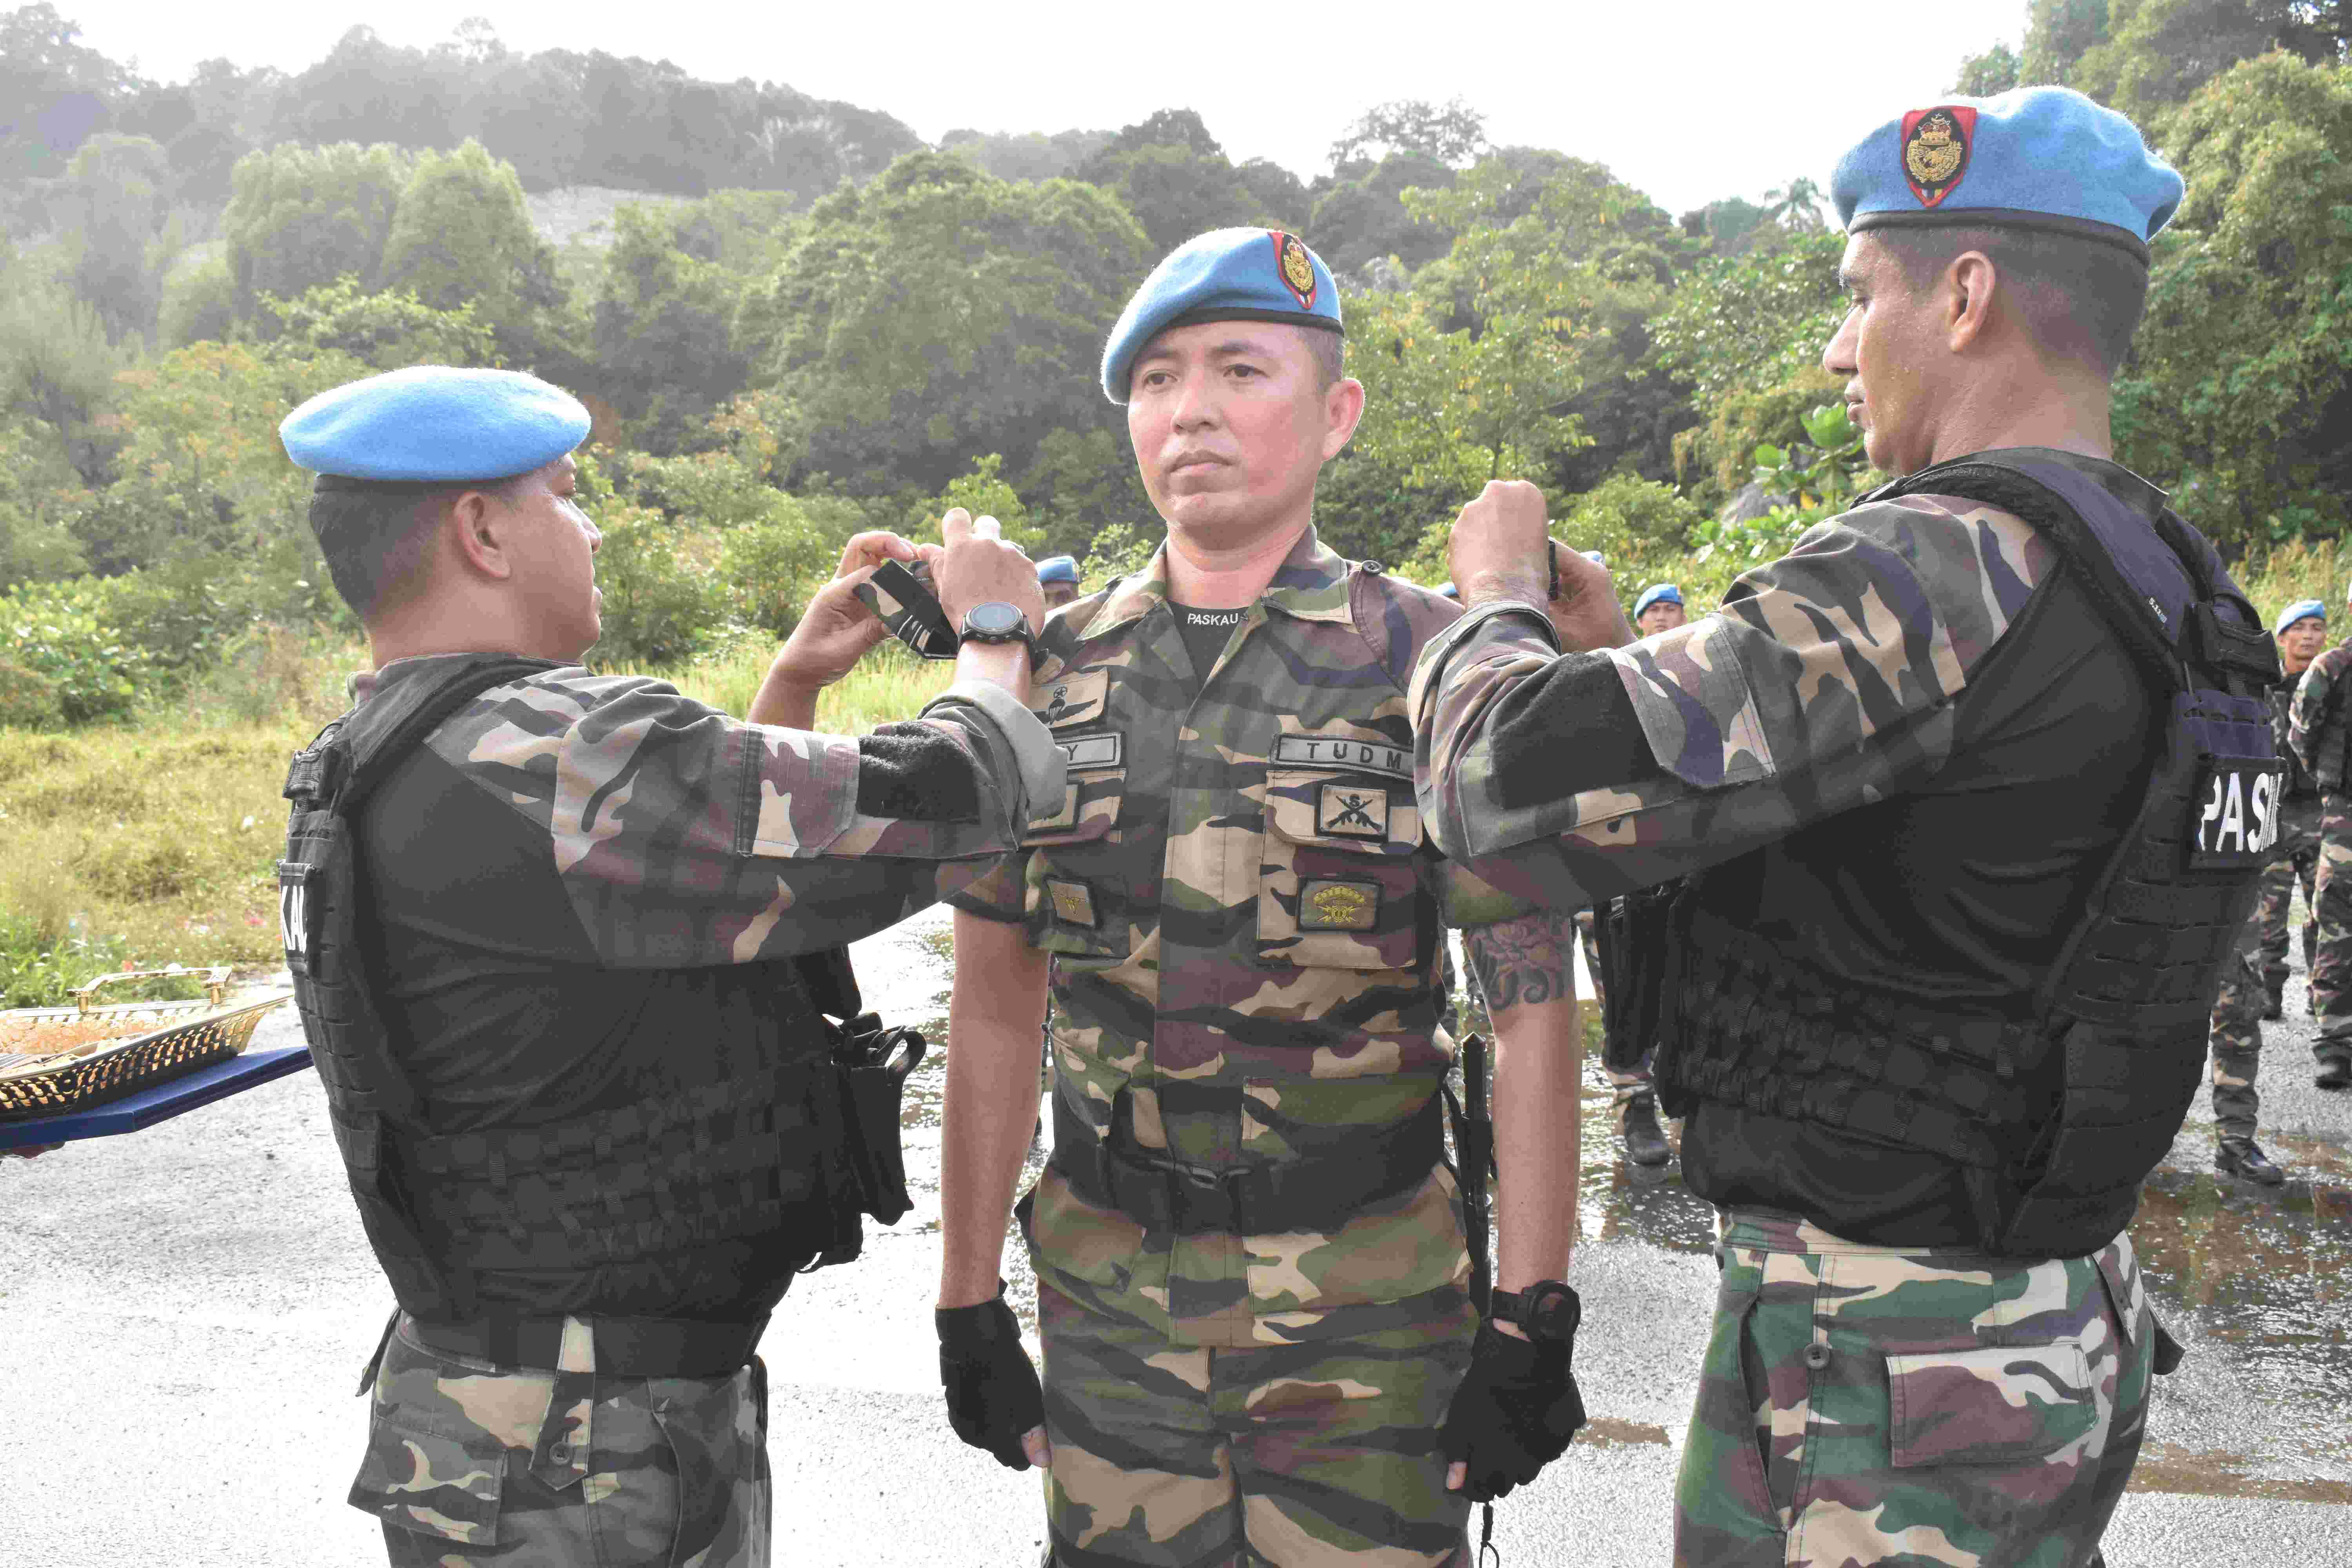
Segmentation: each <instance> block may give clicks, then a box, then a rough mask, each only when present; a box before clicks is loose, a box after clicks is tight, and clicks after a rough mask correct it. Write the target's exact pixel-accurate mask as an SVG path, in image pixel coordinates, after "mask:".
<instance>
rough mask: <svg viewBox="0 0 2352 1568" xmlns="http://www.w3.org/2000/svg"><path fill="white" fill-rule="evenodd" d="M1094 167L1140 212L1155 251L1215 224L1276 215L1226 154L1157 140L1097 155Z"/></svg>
mask: <svg viewBox="0 0 2352 1568" xmlns="http://www.w3.org/2000/svg"><path fill="white" fill-rule="evenodd" d="M1094 166H1095V168H1096V170H1097V174H1098V179H1097V184H1102V185H1103V186H1104V187H1105V188H1107V189H1108V190H1109V191H1111V192H1113V193H1114V194H1115V195H1118V199H1119V201H1120V202H1121V203H1122V204H1123V205H1125V206H1126V207H1127V210H1128V211H1129V212H1131V213H1133V214H1134V215H1135V218H1136V221H1137V222H1138V223H1140V224H1141V225H1142V226H1143V233H1144V237H1145V238H1146V239H1147V240H1149V241H1150V246H1151V249H1152V250H1153V252H1154V253H1156V254H1165V253H1166V252H1168V251H1171V250H1173V249H1175V248H1176V247H1178V246H1180V245H1181V244H1183V243H1184V242H1185V241H1186V240H1188V239H1190V238H1192V237H1193V236H1194V235H1198V234H1206V233H1207V232H1208V231H1209V230H1211V229H1216V228H1231V227H1234V226H1236V225H1240V224H1246V223H1254V222H1259V221H1263V220H1265V219H1266V218H1268V217H1270V216H1271V215H1270V214H1267V213H1265V212H1264V211H1263V210H1261V208H1260V207H1259V205H1258V203H1257V200H1256V198H1255V196H1254V195H1252V194H1251V192H1250V188H1249V187H1248V186H1247V185H1245V184H1243V183H1242V180H1241V177H1240V175H1238V174H1235V173H1234V166H1233V165H1232V164H1231V163H1227V162H1226V161H1225V155H1224V154H1223V153H1216V154H1214V155H1210V154H1206V153H1196V152H1194V151H1193V150H1192V148H1190V147H1179V146H1171V145H1168V144H1166V143H1158V144H1154V145H1151V146H1148V147H1138V148H1136V149H1134V150H1133V151H1132V152H1127V153H1114V154H1111V155H1110V156H1108V157H1107V158H1097V159H1096V160H1095V165H1094Z"/></svg>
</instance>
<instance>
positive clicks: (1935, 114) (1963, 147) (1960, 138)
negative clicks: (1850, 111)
mask: <svg viewBox="0 0 2352 1568" xmlns="http://www.w3.org/2000/svg"><path fill="white" fill-rule="evenodd" d="M1976 131H1977V111H1976V110H1973V109H1969V108H1964V107H1962V106H1960V105H1958V104H1954V105H1951V106H1949V107H1947V108H1943V109H1915V110H1912V111H1911V112H1910V113H1908V114H1906V115H1905V116H1904V117H1903V140H1902V147H1903V177H1904V179H1905V180H1906V182H1907V183H1908V184H1910V186H1911V194H1912V195H1915V196H1916V197H1918V198H1919V205H1921V206H1923V207H1932V206H1934V205H1936V204H1937V202H1940V201H1942V200H1943V199H1944V198H1945V197H1946V196H1948V195H1951V193H1952V188H1953V187H1954V186H1956V185H1958V184H1959V183H1960V180H1961V178H1962V177H1963V176H1964V175H1966V174H1968V172H1969V141H1970V139H1971V138H1973V137H1974V136H1975V135H1976Z"/></svg>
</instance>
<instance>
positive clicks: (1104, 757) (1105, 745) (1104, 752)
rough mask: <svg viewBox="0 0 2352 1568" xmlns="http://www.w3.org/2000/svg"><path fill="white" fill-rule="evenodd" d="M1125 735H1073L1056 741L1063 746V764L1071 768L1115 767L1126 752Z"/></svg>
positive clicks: (1056, 743) (1057, 744)
mask: <svg viewBox="0 0 2352 1568" xmlns="http://www.w3.org/2000/svg"><path fill="white" fill-rule="evenodd" d="M1125 740H1126V737H1125V736H1123V735H1116V734H1113V735H1073V736H1071V737H1070V738H1069V739H1067V740H1066V741H1056V742H1055V745H1056V746H1058V747H1060V748H1061V752H1062V765H1063V766H1065V767H1069V768H1115V767H1117V766H1118V764H1119V759H1120V758H1121V757H1122V756H1124V755H1125V754H1126V751H1127V748H1126V746H1125V744H1124V743H1123V742H1125Z"/></svg>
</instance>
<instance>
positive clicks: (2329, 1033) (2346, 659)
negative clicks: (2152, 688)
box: [2288, 641, 2352, 1068]
mask: <svg viewBox="0 0 2352 1568" xmlns="http://www.w3.org/2000/svg"><path fill="white" fill-rule="evenodd" d="M2347 679H2352V641H2347V642H2341V643H2338V644H2336V646H2335V647H2332V648H2329V649H2328V650H2327V651H2326V652H2325V653H2323V654H2321V655H2320V656H2319V657H2318V658H2315V659H2313V660H2312V661H2311V668H2308V669H2306V670H2305V671H2304V672H2303V680H2302V682H2301V684H2299V685H2298V686H2296V688H2295V690H2294V707H2293V709H2292V710H2291V718H2290V722H2289V728H2288V741H2289V747H2290V749H2291V750H2292V751H2293V752H2294V755H2295V758H2296V760H2297V761H2298V762H2300V763H2302V764H2303V765H2304V766H2305V767H2306V768H2308V769H2310V770H2311V774H2312V777H2313V778H2314V779H2315V780H2316V781H2317V782H2318V784H2319V792H2320V803H2321V805H2320V824H2319V871H2318V875H2317V877H2316V878H2315V892H2314V894H2313V899H2312V910H2313V917H2314V920H2315V923H2316V924H2317V925H2318V927H2319V939H2318V942H2317V944H2316V947H2315V950H2314V952H2313V955H2312V961H2311V1011H2312V1016H2314V1017H2315V1018H2317V1019H2318V1020H2319V1037H2318V1039H2317V1040H2315V1042H2313V1045H2312V1054H2313V1055H2314V1056H2315V1057H2317V1058H2318V1059H2319V1062H2320V1065H2321V1067H2322V1068H2326V1067H2328V1066H2330V1065H2334V1064H2346V1065H2352V778H2347V777H2346V775H2345V742H2346V731H2347V713H2346V705H2345V697H2346V692H2345V689H2344V688H2345V684H2346V681H2347Z"/></svg>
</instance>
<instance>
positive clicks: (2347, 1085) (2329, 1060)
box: [2311, 1057, 2352, 1089]
mask: <svg viewBox="0 0 2352 1568" xmlns="http://www.w3.org/2000/svg"><path fill="white" fill-rule="evenodd" d="M2311 1081H2312V1082H2314V1083H2315V1084H2317V1085H2318V1086H2319V1087H2320V1088H2322V1089H2352V1057H2325V1058H2321V1060H2320V1063H2319V1075H2318V1076H2317V1077H2316V1078H2314V1079H2312V1080H2311Z"/></svg>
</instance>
